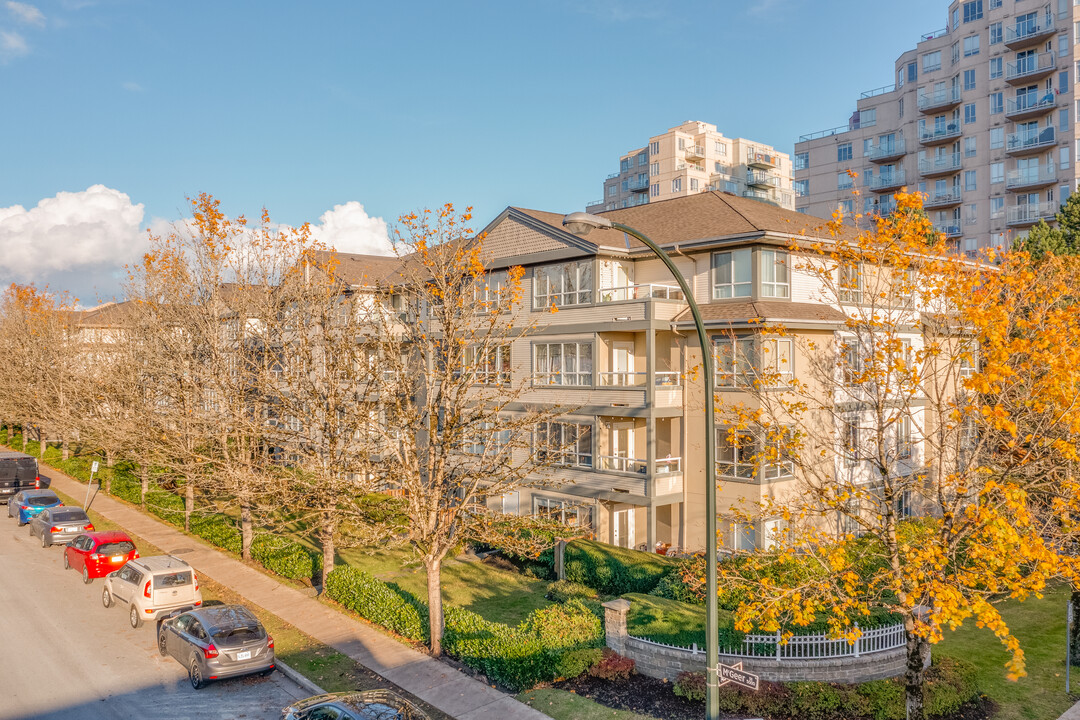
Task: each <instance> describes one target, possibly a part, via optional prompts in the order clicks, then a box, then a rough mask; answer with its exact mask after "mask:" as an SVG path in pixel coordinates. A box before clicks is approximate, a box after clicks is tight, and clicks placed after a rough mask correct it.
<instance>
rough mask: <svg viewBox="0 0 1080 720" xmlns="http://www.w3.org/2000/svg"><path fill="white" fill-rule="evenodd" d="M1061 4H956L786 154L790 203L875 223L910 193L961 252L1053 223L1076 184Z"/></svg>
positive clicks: (1077, 53)
mask: <svg viewBox="0 0 1080 720" xmlns="http://www.w3.org/2000/svg"><path fill="white" fill-rule="evenodd" d="M1078 21H1080V11H1078V9H1077V6H1076V5H1074V3H1073V2H1072V1H1071V0H1049V2H1047V0H967V1H964V0H959V1H957V2H953V3H951V4H950V5H949V6H948V17H947V24H946V27H945V28H944V29H942V30H937V31H934V32H930V33H927V34H925V35H923V36H922V38H921V39H920V41H919V42H918V44H917V45H916V47H915V48H914V49H912V50H908V51H907V52H905V53H903V54H902V55H901V56H900V57H899V58H897V60H896V63H895V65H894V68H893V77H894V78H895V83H894V84H892V85H888V86H886V87H882V88H878V89H876V90H870V91H866V92H863V93H862V94H861V96H860V97H859V99H858V101H857V104H856V110H855V112H854V113H853V114H852V115H851V117H850V118H849V120H848V123H847V124H846V125H844V126H841V127H837V128H832V129H829V130H824V131H820V132H815V133H809V134H807V135H803V136H802V137H801V138H800V139H799V142H798V143H796V145H795V171H794V174H795V184H794V190H795V196H796V197H795V204H796V209H797V210H799V211H800V212H806V213H809V214H811V215H817V216H820V217H829V216H831V215H832V213H834V212H836V211H840V212H841V213H843V214H844V215H845V216H848V217H851V216H854V215H856V214H862V215H871V214H887V213H889V212H891V211H892V210H893V209H894V207H895V203H894V200H893V197H892V196H893V194H894V193H895V192H896V191H898V190H900V189H901V188H905V187H906V188H907V189H908V190H909V191H910V190H918V191H919V192H921V193H923V194H924V196H925V205H924V206H925V208H926V211H927V212H928V213H929V215H930V217H931V218H932V220H933V221H934V224H935V226H936V227H937V229H938V230H939V231H940V232H943V233H944V234H945V235H946V237H947V238H948V239H949V240H950V241H951V242H953V243H954V244H955V245H956V247H957V249H959V250H961V251H964V252H966V253H968V254H974V253H976V252H978V251H979V250H981V249H984V248H987V247H996V246H1000V245H1003V244H1008V243H1009V242H1011V240H1012V238H1014V237H1016V236H1018V235H1023V234H1024V233H1026V232H1027V230H1028V229H1029V228H1030V227H1031V226H1032V225H1034V224H1036V223H1037V222H1038V221H1039V220H1046V221H1047V222H1052V221H1053V217H1054V214H1055V213H1056V212H1057V210H1058V208H1059V206H1060V205H1061V204H1063V203H1064V202H1065V200H1066V199H1067V198H1068V196H1069V194H1070V193H1071V192H1072V191H1073V190H1074V189H1075V187H1076V170H1075V157H1074V148H1077V136H1076V127H1075V111H1076V110H1077V109H1078V108H1077V107H1076V105H1075V102H1074V98H1075V94H1074V92H1073V85H1074V83H1075V82H1076V81H1077V79H1078V78H1077V77H1076V75H1077V69H1078V67H1080V66H1078V61H1080V45H1078V44H1077V43H1078V42H1080V25H1077V22H1078Z"/></svg>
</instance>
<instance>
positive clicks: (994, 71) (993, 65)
mask: <svg viewBox="0 0 1080 720" xmlns="http://www.w3.org/2000/svg"><path fill="white" fill-rule="evenodd" d="M1001 67H1002V63H1001V58H999V57H996V58H990V79H991V80H993V79H994V78H999V77H1001V76H1002V71H1001Z"/></svg>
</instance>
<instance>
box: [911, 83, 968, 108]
mask: <svg viewBox="0 0 1080 720" xmlns="http://www.w3.org/2000/svg"><path fill="white" fill-rule="evenodd" d="M958 102H960V88H959V87H948V88H941V89H940V90H935V91H934V92H928V93H924V94H922V95H920V96H919V109H920V110H928V109H930V108H936V107H941V106H943V105H955V104H956V103H958Z"/></svg>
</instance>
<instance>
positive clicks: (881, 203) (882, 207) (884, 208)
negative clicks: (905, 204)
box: [868, 198, 896, 217]
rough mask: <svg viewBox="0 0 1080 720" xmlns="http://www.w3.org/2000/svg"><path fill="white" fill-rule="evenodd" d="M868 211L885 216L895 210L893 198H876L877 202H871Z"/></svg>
mask: <svg viewBox="0 0 1080 720" xmlns="http://www.w3.org/2000/svg"><path fill="white" fill-rule="evenodd" d="M868 212H869V213H870V214H872V215H878V216H880V217H886V216H888V215H892V214H893V213H894V212H896V199H895V198H878V200H877V202H874V203H871V204H870V208H869V210H868Z"/></svg>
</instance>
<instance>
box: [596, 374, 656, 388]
mask: <svg viewBox="0 0 1080 720" xmlns="http://www.w3.org/2000/svg"><path fill="white" fill-rule="evenodd" d="M648 376H649V374H648V373H643V372H602V373H599V377H600V387H643V386H644V385H645V381H646V379H647V378H648Z"/></svg>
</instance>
